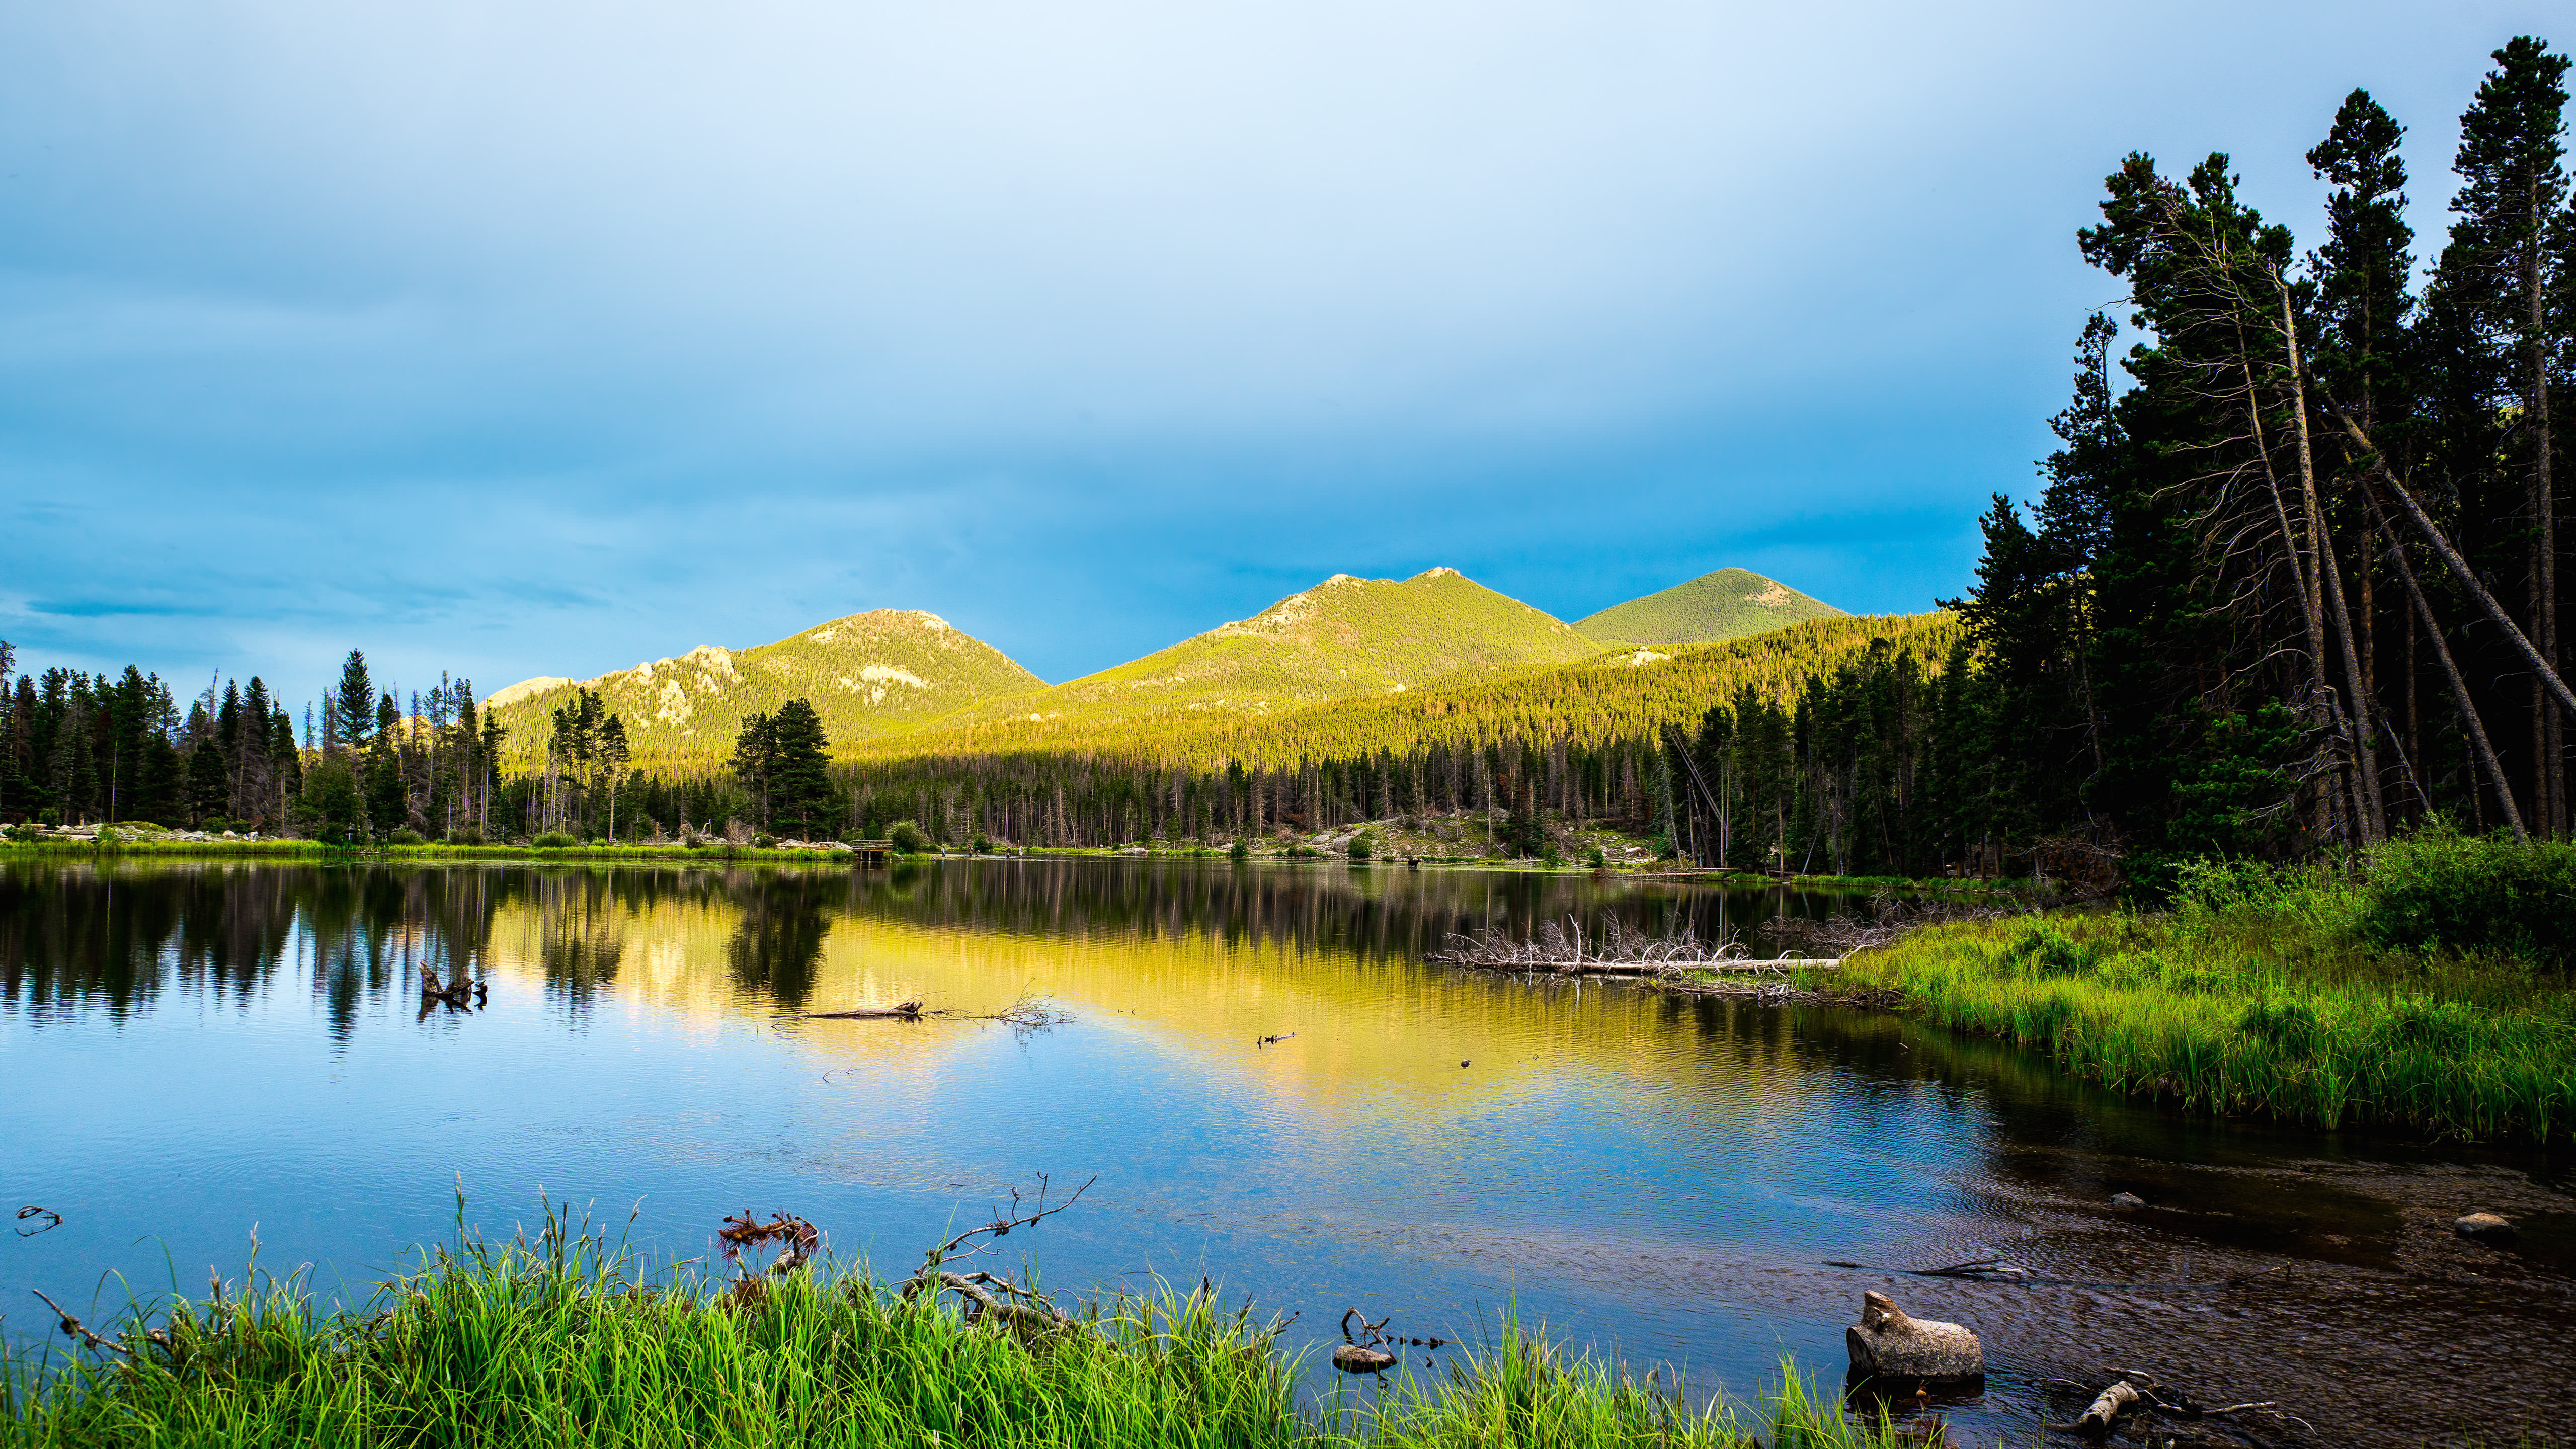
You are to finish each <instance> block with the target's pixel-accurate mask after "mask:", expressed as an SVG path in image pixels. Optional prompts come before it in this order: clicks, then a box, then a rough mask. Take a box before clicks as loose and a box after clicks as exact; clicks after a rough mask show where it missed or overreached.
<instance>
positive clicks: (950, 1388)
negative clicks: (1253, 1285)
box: [0, 1219, 1899, 1449]
mask: <svg viewBox="0 0 2576 1449" xmlns="http://www.w3.org/2000/svg"><path fill="white" fill-rule="evenodd" d="M1081 1319H1082V1321H1081V1322H1080V1324H1079V1325H1078V1326H1076V1327H1073V1328H1069V1329H1063V1330H1058V1331H1054V1332H1050V1333H1044V1334H1037V1335H1031V1334H1027V1333H1024V1332H1020V1331H1014V1330H1012V1329H1008V1328H1004V1327H1002V1326H1000V1325H999V1324H997V1323H992V1322H987V1323H984V1324H975V1323H970V1322H968V1321H966V1320H965V1319H963V1318H961V1317H960V1316H959V1315H958V1314H957V1313H956V1312H955V1311H953V1310H952V1309H950V1308H947V1307H943V1306H935V1305H932V1304H929V1303H927V1302H920V1301H907V1300H904V1299H902V1298H901V1297H899V1296H897V1295H896V1294H894V1293H893V1292H892V1291H890V1290H889V1289H888V1288H887V1287H886V1286H885V1285H884V1283H883V1282H881V1281H880V1280H877V1279H875V1278H873V1277H871V1276H869V1275H868V1274H867V1273H865V1272H864V1271H849V1272H834V1271H829V1270H823V1269H816V1270H809V1271H807V1272H800V1273H797V1274H793V1275H790V1276H788V1277H785V1278H772V1279H765V1280H758V1281H754V1282H752V1283H749V1284H743V1285H740V1286H733V1285H719V1284H717V1283H715V1282H713V1281H712V1280H710V1279H708V1278H706V1277H705V1276H703V1275H702V1274H701V1273H699V1272H696V1271H693V1270H691V1269H690V1268H687V1267H683V1268H681V1269H678V1270H675V1271H670V1272H663V1273H651V1272H647V1271H646V1270H645V1267H644V1265H643V1264H642V1263H641V1262H640V1261H639V1260H638V1259H637V1258H636V1257H635V1256H633V1255H632V1254H630V1253H628V1252H626V1251H625V1250H623V1249H620V1248H617V1247H615V1246H613V1245H611V1244H609V1243H608V1242H606V1241H604V1240H603V1239H602V1238H600V1237H597V1236H593V1235H590V1234H587V1233H574V1232H572V1231H570V1230H568V1229H567V1227H566V1226H565V1224H564V1223H563V1221H562V1220H560V1219H556V1220H550V1222H549V1226H548V1228H547V1229H546V1231H545V1232H544V1233H542V1234H541V1235H540V1236H539V1237H538V1239H537V1240H535V1241H533V1242H529V1241H525V1240H521V1241H514V1242H512V1243H509V1244H506V1245H501V1246H490V1245H487V1244H485V1243H483V1242H481V1241H480V1240H476V1239H467V1240H465V1241H464V1242H462V1243H461V1245H460V1246H459V1247H458V1248H456V1249H455V1250H452V1251H449V1250H440V1251H436V1252H434V1253H432V1254H430V1255H428V1256H427V1257H426V1258H425V1259H424V1260H423V1261H422V1263H421V1265H420V1267H419V1268H418V1269H417V1270H416V1271H414V1272H412V1273H410V1274H408V1275H406V1276H403V1277H400V1278H398V1279H396V1280H394V1281H391V1282H388V1283H386V1284H385V1285H383V1286H382V1287H381V1288H380V1289H379V1290H378V1291H377V1292H376V1294H375V1295H374V1297H373V1298H372V1299H371V1300H370V1301H368V1302H366V1303H364V1304H362V1305H360V1306H358V1307H355V1308H350V1309H345V1310H339V1311H330V1310H326V1309H325V1308H323V1307H322V1306H321V1305H320V1303H319V1302H318V1301H317V1299H316V1298H315V1297H314V1296H313V1295H312V1294H311V1293H310V1292H309V1291H307V1290H306V1289H305V1288H304V1286H303V1285H302V1284H301V1283H300V1282H299V1281H296V1280H286V1281H279V1280H273V1279H272V1280H266V1281H265V1282H264V1284H262V1285H261V1286H259V1287H257V1288H256V1289H254V1290H253V1291H250V1292H247V1293H242V1294H235V1295H230V1296H226V1295H223V1294H220V1293H219V1294H217V1295H216V1296H214V1297H210V1298H209V1299H207V1300H204V1301H200V1302H182V1303H176V1304H174V1305H172V1306H171V1307H169V1308H168V1309H167V1310H166V1311H165V1312H163V1313H162V1314H160V1315H158V1316H157V1318H155V1319H152V1320H147V1319H146V1318H144V1317H143V1316H141V1315H139V1314H138V1315H135V1316H131V1317H129V1318H128V1319H126V1320H125V1321H123V1322H121V1323H118V1324H116V1325H114V1327H113V1328H112V1330H111V1331H110V1334H109V1336H110V1338H112V1339H115V1340H117V1341H119V1342H121V1344H122V1346H123V1347H124V1348H126V1349H127V1350H128V1353H129V1355H130V1356H124V1357H120V1356H118V1355H116V1354H114V1353H113V1352H108V1351H91V1352H86V1353H82V1354H80V1355H78V1356H76V1357H74V1358H72V1359H71V1360H70V1361H69V1362H68V1363H61V1362H57V1363H56V1364H54V1365H53V1366H52V1368H51V1370H50V1371H48V1370H47V1369H46V1368H45V1366H42V1365H39V1364H36V1363H34V1362H32V1361H30V1360H27V1359H24V1358H21V1359H18V1360H15V1361H12V1362H11V1363H9V1364H8V1365H7V1393H8V1400H7V1403H6V1405H5V1407H6V1409H7V1413H6V1414H5V1416H0V1445H8V1446H26V1449H39V1446H42V1449H54V1446H73V1445H79V1446H128V1445H131V1446H143V1445H177V1444H188V1445H254V1444H259V1445H265V1444H281V1443H296V1444H313V1445H324V1446H353V1449H354V1446H376V1445H403V1446H429V1445H435V1446H448V1445H455V1446H465V1445H474V1446H514V1445H531V1446H534V1445H547V1446H588V1445H597V1446H610V1445H614V1446H663V1445H668V1446H675V1449H676V1446H692V1449H698V1446H703V1449H727V1446H788V1445H900V1446H920V1445H937V1446H987V1445H990V1446H1020V1445H1027V1446H1038V1445H1049V1446H1054V1445H1099V1446H1114V1449H1150V1446H1165V1445H1169V1446H1191V1449H1199V1446H1207V1449H1216V1446H1243V1449H1259V1446H1283V1449H1285V1446H1315V1449H1326V1446H1333V1449H1339V1446H1351V1449H1360V1446H1379V1449H1412V1446H1420V1449H1433V1446H1439V1449H1449V1446H1456V1449H1467V1446H1470V1445H1476V1446H1488V1445H1491V1446H1521V1445H1527V1446H1542V1445H1543V1446H1548V1449H1590V1446H1603V1449H1608V1446H1614V1445H1615V1446H1622V1449H1650V1446H1674V1449H1682V1446H1712V1449H1714V1446H1742V1449H1752V1446H1756V1445H1762V1444H1768V1445H1774V1446H1804V1449H1841V1446H1849V1449H1868V1446H1892V1445H1894V1444H1895V1443H1897V1442H1899V1441H1898V1440H1897V1439H1896V1438H1895V1436H1894V1434H1893V1433H1892V1432H1891V1431H1890V1430H1889V1429H1888V1428H1887V1427H1886V1426H1884V1425H1877V1426H1872V1425H1869V1424H1866V1423H1862V1422H1858V1421H1855V1420H1854V1419H1853V1418H1850V1417H1847V1416H1846V1414H1845V1413H1844V1411H1843V1409H1842V1407H1841V1405H1840V1404H1839V1403H1838V1402H1836V1401H1834V1400H1833V1399H1831V1398H1830V1397H1822V1396H1819V1394H1818V1393H1817V1391H1816V1390H1815V1389H1814V1388H1812V1387H1811V1386H1810V1385H1808V1384H1807V1383H1806V1382H1805V1381H1803V1380H1802V1379H1801V1378H1800V1377H1799V1376H1798V1375H1797V1373H1796V1372H1795V1371H1794V1369H1790V1370H1788V1371H1786V1372H1784V1382H1783V1387H1782V1388H1781V1389H1779V1390H1778V1391H1775V1392H1771V1393H1768V1394H1766V1395H1764V1396H1762V1397H1761V1398H1760V1399H1758V1400H1756V1401H1752V1402H1749V1403H1734V1402H1725V1401H1712V1402H1698V1401H1693V1400H1692V1399H1691V1398H1690V1397H1689V1395H1688V1394H1687V1392H1686V1391H1684V1390H1682V1389H1680V1388H1679V1387H1678V1386H1666V1385H1660V1384H1658V1383H1657V1382H1656V1380H1655V1379H1654V1378H1653V1377H1652V1376H1650V1377H1648V1378H1646V1379H1644V1380H1640V1379H1638V1378H1635V1377H1633V1376H1631V1375H1628V1374H1626V1373H1625V1372H1622V1371H1620V1370H1619V1369H1617V1368H1615V1367H1613V1366H1612V1365H1610V1364H1608V1363H1605V1362H1604V1361H1602V1360H1600V1359H1598V1358H1594V1357H1591V1356H1588V1355H1587V1356H1579V1357H1569V1356H1567V1355H1566V1354H1564V1353H1562V1352H1560V1351H1558V1350H1556V1349H1554V1348H1552V1347H1550V1346H1549V1345H1548V1344H1546V1343H1545V1342H1544V1341H1543V1340H1542V1339H1541V1338H1539V1337H1538V1336H1535V1335H1532V1334H1528V1333H1525V1332H1523V1331H1522V1330H1521V1329H1520V1328H1519V1327H1518V1326H1517V1325H1516V1324H1515V1323H1512V1322H1509V1321H1506V1322H1505V1323H1504V1324H1503V1326H1502V1327H1501V1329H1500V1331H1499V1332H1498V1333H1497V1334H1495V1335H1494V1337H1493V1338H1492V1339H1491V1340H1490V1341H1489V1342H1488V1343H1486V1344H1485V1345H1484V1346H1483V1347H1481V1348H1480V1349H1478V1350H1475V1351H1473V1352H1469V1353H1466V1354H1463V1355H1461V1356H1458V1357H1457V1360H1456V1362H1455V1363H1454V1364H1453V1365H1452V1367H1451V1368H1450V1370H1449V1371H1448V1373H1447V1374H1446V1375H1445V1376H1443V1377H1440V1378H1437V1379H1434V1380H1432V1381H1430V1382H1424V1381H1420V1380H1416V1379H1414V1378H1412V1377H1410V1376H1404V1377H1397V1378H1395V1379H1393V1380H1392V1381H1391V1382H1388V1383H1387V1384H1385V1385H1383V1386H1382V1387H1381V1386H1378V1385H1375V1384H1374V1383H1369V1384H1365V1385H1364V1384H1362V1383H1360V1382H1358V1381H1343V1382H1341V1383H1339V1384H1338V1385H1337V1386H1335V1387H1334V1388H1333V1389H1332V1390H1331V1391H1330V1392H1328V1393H1326V1394H1324V1395H1322V1396H1305V1395H1301V1392H1300V1384H1301V1382H1302V1379H1303V1373H1304V1370H1305V1368H1306V1367H1307V1365H1306V1364H1305V1362H1304V1361H1303V1360H1302V1359H1301V1358H1300V1357H1298V1356H1296V1355H1292V1354H1287V1353H1284V1352H1283V1351H1282V1350H1281V1349H1280V1347H1279V1345H1278V1338H1277V1325H1274V1324H1263V1323H1258V1322H1255V1321H1254V1320H1253V1319H1252V1318H1251V1316H1250V1314H1249V1313H1248V1312H1245V1311H1237V1312H1231V1313H1229V1312H1225V1311H1221V1310H1220V1309H1218V1308H1217V1307H1216V1306H1215V1304H1214V1299H1213V1296H1212V1295H1201V1294H1196V1293H1193V1294H1189V1295H1186V1296H1183V1295H1176V1294H1173V1293H1171V1292H1168V1291H1167V1292H1163V1293H1161V1294H1158V1295H1155V1296H1151V1297H1128V1298H1120V1299H1117V1300H1113V1301H1109V1302H1105V1303H1099V1304H1094V1305H1092V1306H1091V1307H1090V1308H1089V1309H1088V1310H1086V1311H1085V1312H1084V1313H1083V1314H1082V1315H1081ZM147 1334H157V1335H158V1338H157V1340H156V1339H154V1338H147V1337H146V1335H147Z"/></svg>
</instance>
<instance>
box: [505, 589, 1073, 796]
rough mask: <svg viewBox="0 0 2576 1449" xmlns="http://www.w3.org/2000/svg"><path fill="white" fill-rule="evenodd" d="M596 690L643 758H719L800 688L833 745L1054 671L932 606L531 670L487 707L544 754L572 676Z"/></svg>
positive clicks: (1013, 689) (1031, 687)
mask: <svg viewBox="0 0 2576 1449" xmlns="http://www.w3.org/2000/svg"><path fill="white" fill-rule="evenodd" d="M577 685H579V686H584V687H587V688H590V689H593V690H596V691H597V692H598V693H599V695H600V698H601V701H602V703H604V704H605V705H606V706H607V708H608V710H609V712H610V713H612V714H615V715H617V716H619V717H620V718H622V719H623V720H624V721H625V724H626V737H627V740H628V742H629V743H630V744H631V745H632V747H633V749H634V754H635V761H636V763H637V764H638V765H645V764H667V763H679V762H688V763H698V764H704V763H709V762H711V761H720V760H722V759H724V758H725V757H727V756H728V755H730V754H731V752H732V750H733V742H734V736H735V735H736V734H738V733H739V732H740V731H741V728H742V721H743V719H744V718H745V717H746V716H749V715H753V714H764V713H773V712H775V711H776V710H777V708H778V707H779V706H780V705H782V704H784V703H786V702H787V701H788V700H791V699H794V698H797V697H798V696H800V695H801V696H803V697H804V698H806V699H808V700H810V701H812V702H813V705H814V709H815V712H816V713H817V714H820V715H821V716H822V717H823V730H824V733H825V734H826V735H828V736H829V737H830V738H831V739H832V741H833V742H834V743H835V744H836V745H837V744H840V743H842V742H845V741H854V740H859V739H864V738H866V737H868V736H870V735H876V734H883V733H885V732H887V731H890V730H899V729H904V728H907V727H909V726H912V725H916V724H921V723H925V722H927V721H929V720H931V719H933V718H936V717H937V716H940V715H944V714H949V713H952V712H954V711H956V710H959V709H963V708H966V707H968V706H971V705H974V704H978V703H981V702H983V701H987V700H992V699H998V698H1005V697H1009V696H1013V695H1023V694H1028V693H1031V692H1032V691H1035V690H1040V689H1044V688H1045V687H1046V681H1045V680H1043V679H1040V678H1038V677H1037V676H1036V675H1034V674H1031V673H1030V672H1028V671H1027V670H1025V669H1022V668H1021V667H1020V666H1019V665H1017V664H1015V663H1013V662H1011V660H1010V659H1009V657H1008V656H1006V655H1004V654H1003V653H1002V652H1001V651H1000V650H998V649H995V648H994V647H993V646H992V645H990V644H987V643H985V642H983V641H982V640H980V639H976V638H972V637H970V636H968V635H965V634H961V633H959V632H958V631H957V630H956V629H955V628H953V627H951V626H950V625H949V623H948V621H947V620H945V619H942V618H940V617H939V616H938V615H936V614H925V613H921V612H919V611H917V610H912V609H878V610H875V611H873V612H870V613H865V614H851V615H849V616H847V617H845V618H839V619H834V620H832V621H831V622H829V623H826V624H817V625H815V626H814V627H813V628H811V629H808V630H806V631H805V632H804V633H801V634H797V635H794V636H792V637H790V638H786V639H781V640H779V641H778V642H777V643H775V644H763V645H761V646H759V647H758V648H754V649H742V650H731V649H722V648H718V647H717V646H715V645H713V644H704V645H700V646H699V647H697V648H695V649H692V650H690V651H689V652H688V653H686V654H682V655H679V656H677V657H676V658H671V659H657V660H654V661H652V662H651V663H648V664H638V665H636V666H635V667H634V668H632V669H620V670H617V671H615V672H613V673H609V674H603V675H601V676H599V677H598V678H596V679H590V680H580V681H576V680H570V679H557V678H538V679H525V680H521V681H520V682H518V683H517V684H513V685H511V686H510V687H508V688H507V689H501V690H496V691H494V692H493V693H492V695H491V696H490V697H489V698H487V699H486V700H484V706H485V707H486V708H487V709H490V710H493V711H495V712H497V713H498V714H499V715H500V718H501V723H502V724H503V725H504V726H506V727H508V729H509V731H510V735H509V743H508V749H509V751H510V753H511V754H512V755H514V756H517V757H520V758H530V757H534V756H537V755H540V754H542V753H543V751H544V749H545V744H546V738H547V735H548V734H549V733H550V732H551V729H552V726H551V723H550V721H549V716H550V714H551V713H552V711H553V710H554V709H555V708H556V706H558V705H561V704H562V703H564V702H565V701H566V700H568V699H570V698H571V697H572V694H573V690H574V689H575V687H576V686H577Z"/></svg>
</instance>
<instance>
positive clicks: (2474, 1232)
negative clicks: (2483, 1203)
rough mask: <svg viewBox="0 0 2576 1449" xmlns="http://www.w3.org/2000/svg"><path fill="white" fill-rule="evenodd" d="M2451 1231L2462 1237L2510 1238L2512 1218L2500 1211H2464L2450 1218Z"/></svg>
mask: <svg viewBox="0 0 2576 1449" xmlns="http://www.w3.org/2000/svg"><path fill="white" fill-rule="evenodd" d="M2451 1231H2452V1232H2455V1233H2457V1234H2459V1235H2460V1236H2461V1237H2464V1238H2478V1239H2481V1240H2492V1239H2496V1238H2510V1237H2512V1236H2513V1219H2511V1218H2508V1217H2506V1216H2504V1215H2503V1214H2501V1213H2486V1212H2478V1213H2465V1214H2462V1215H2461V1216H2459V1217H2456V1218H2453V1219H2451Z"/></svg>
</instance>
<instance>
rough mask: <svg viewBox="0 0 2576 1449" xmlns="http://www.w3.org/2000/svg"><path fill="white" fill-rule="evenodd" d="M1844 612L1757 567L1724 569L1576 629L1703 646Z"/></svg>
mask: <svg viewBox="0 0 2576 1449" xmlns="http://www.w3.org/2000/svg"><path fill="white" fill-rule="evenodd" d="M1842 616H1843V611H1842V610H1841V609H1837V608H1835V607H1834V606H1833V605H1831V604H1828V603H1825V602H1824V601H1823V600H1821V599H1812V598H1809V597H1808V596H1806V595H1805V594H1802V593H1799V592H1798V591H1797V590H1796V589H1793V588H1790V587H1789V586H1788V585H1787V584H1784V583H1781V582H1780V581H1779V580H1777V579H1769V578H1764V577H1763V576H1762V575H1760V574H1757V573H1755V572H1753V571H1752V570H1751V569H1740V568H1722V569H1719V570H1717V571H1716V572H1714V573H1705V574H1702V575H1700V576H1699V577H1698V578H1695V579H1692V580H1691V581H1690V582H1688V583H1684V584H1675V585H1674V586H1673V587H1671V588H1669V589H1665V590H1663V591H1662V592H1661V593H1654V594H1648V595H1646V596H1645V597H1644V598H1641V599H1630V600H1629V601H1628V602H1626V603H1624V604H1613V605H1611V606H1610V607H1609V608H1606V609H1604V610H1602V611H1601V612H1600V613H1598V614H1594V615H1592V616H1591V617H1590V618H1587V619H1585V620H1583V621H1582V622H1580V623H1578V624H1576V625H1575V627H1576V628H1578V629H1581V630H1582V631H1583V632H1584V633H1586V634H1589V635H1591V636H1592V637H1593V638H1595V639H1601V640H1619V641H1622V642H1625V643H1630V644H1703V643H1708V642H1710V641H1712V640H1718V639H1740V638H1743V637H1744V636H1746V635H1748V634H1767V633H1769V632H1770V631H1771V630H1774V629H1778V628H1782V627H1785V626H1787V625H1790V624H1798V623H1804V622H1805V621H1807V620H1809V619H1827V618H1839V617H1842Z"/></svg>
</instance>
